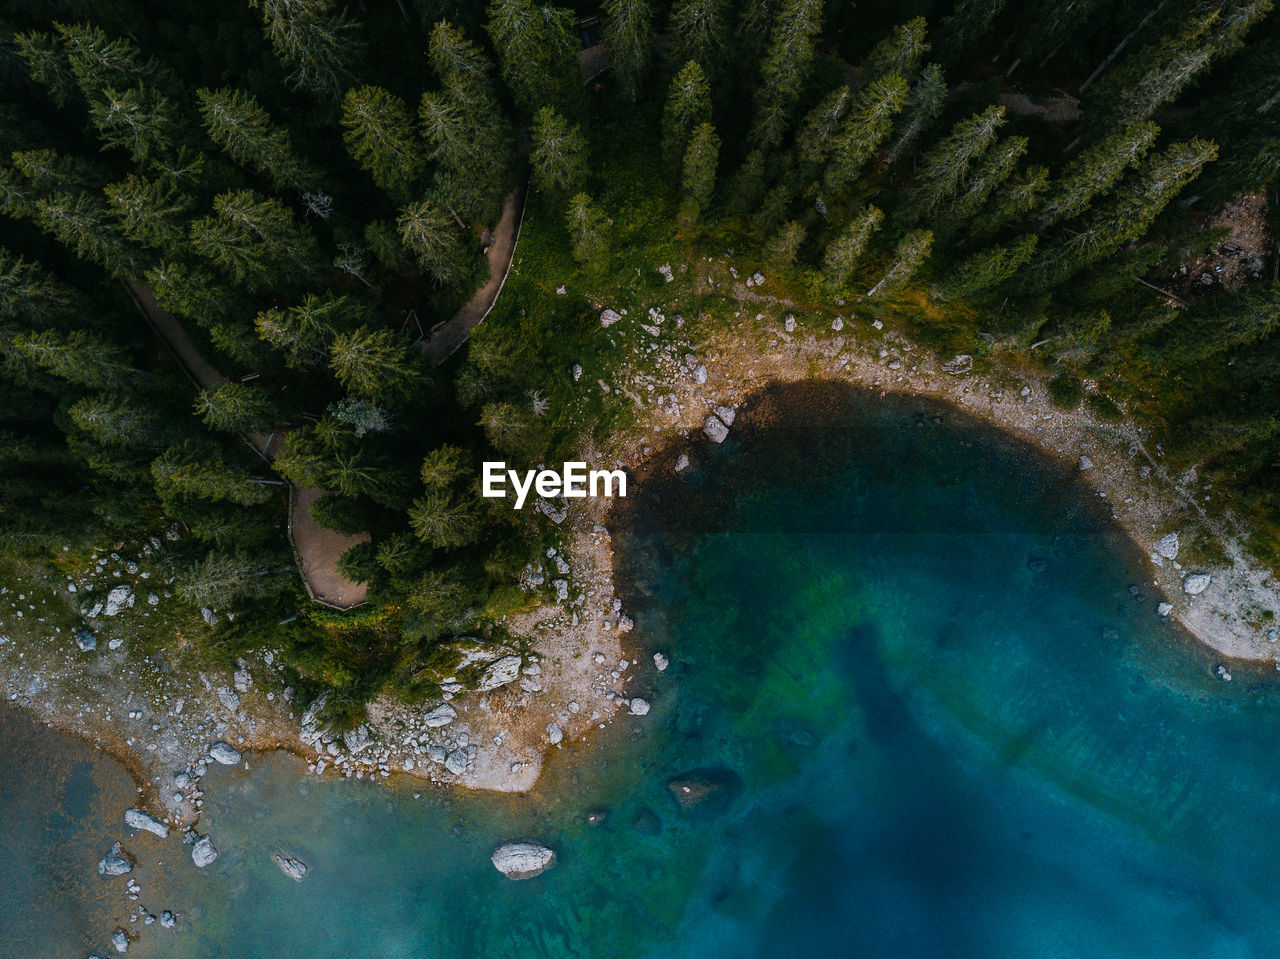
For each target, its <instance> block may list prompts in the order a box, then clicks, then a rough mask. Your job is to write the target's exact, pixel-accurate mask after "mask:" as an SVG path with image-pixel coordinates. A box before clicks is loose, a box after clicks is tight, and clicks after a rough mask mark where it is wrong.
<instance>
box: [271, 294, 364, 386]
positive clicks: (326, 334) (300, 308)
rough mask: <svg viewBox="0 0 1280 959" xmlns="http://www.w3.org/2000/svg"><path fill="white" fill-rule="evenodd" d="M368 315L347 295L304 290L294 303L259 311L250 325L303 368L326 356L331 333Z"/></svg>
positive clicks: (289, 361)
mask: <svg viewBox="0 0 1280 959" xmlns="http://www.w3.org/2000/svg"><path fill="white" fill-rule="evenodd" d="M369 319H370V317H369V314H368V311H367V309H366V308H365V307H363V306H360V305H358V304H357V303H356V302H355V301H353V300H352V299H351V298H349V297H345V296H333V295H331V294H325V295H323V296H316V295H315V294H314V293H308V294H307V295H306V296H305V297H303V299H302V302H301V303H300V304H298V305H297V306H293V307H289V308H288V309H280V308H272V309H269V310H264V311H262V312H261V313H259V314H258V316H257V318H256V319H255V320H254V327H255V328H256V329H257V331H258V336H259V337H261V338H262V340H263V341H264V342H266V343H269V344H270V345H271V346H272V347H274V348H275V349H276V350H278V351H279V352H280V353H282V354H283V355H284V358H285V362H286V363H287V364H288V365H289V366H290V367H293V368H294V369H300V370H306V369H310V368H313V367H314V366H316V365H317V364H319V363H321V362H322V361H324V360H325V359H326V358H327V357H328V354H329V344H330V343H332V342H333V339H334V337H336V336H337V335H338V334H339V333H341V332H343V331H346V330H352V329H355V328H356V327H358V326H359V325H361V324H362V323H364V322H366V321H368V320H369Z"/></svg>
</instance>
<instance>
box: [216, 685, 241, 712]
mask: <svg viewBox="0 0 1280 959" xmlns="http://www.w3.org/2000/svg"><path fill="white" fill-rule="evenodd" d="M217 696H218V702H220V703H222V705H223V706H224V707H226V710H227V712H229V713H234V712H236V711H238V710H239V709H240V694H239V693H237V692H236V691H235V690H234V689H232V688H231V687H230V686H219V687H218V690H217Z"/></svg>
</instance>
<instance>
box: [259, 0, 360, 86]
mask: <svg viewBox="0 0 1280 959" xmlns="http://www.w3.org/2000/svg"><path fill="white" fill-rule="evenodd" d="M252 2H253V3H254V4H255V5H257V6H259V7H260V8H261V9H262V23H263V33H264V34H265V35H266V37H267V40H268V41H270V43H271V48H272V49H273V50H274V51H275V53H276V56H277V57H279V58H280V59H281V60H283V61H284V62H285V63H286V64H287V65H288V66H289V67H290V73H289V82H290V84H291V85H292V86H293V88H294V89H296V90H306V91H308V92H310V93H311V94H313V95H314V96H316V97H317V98H319V99H321V100H325V101H329V102H336V101H337V100H338V98H339V97H340V96H341V95H342V91H343V90H345V89H346V88H347V87H348V86H350V84H351V79H352V77H353V76H354V75H355V71H356V66H357V64H358V62H359V60H360V59H361V57H362V55H363V47H362V44H361V42H360V39H359V28H358V27H357V26H356V24H355V23H353V22H352V21H350V20H348V19H347V18H346V16H344V15H343V14H342V13H339V12H338V11H337V8H336V6H335V4H334V2H333V0H252Z"/></svg>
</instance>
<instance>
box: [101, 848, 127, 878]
mask: <svg viewBox="0 0 1280 959" xmlns="http://www.w3.org/2000/svg"><path fill="white" fill-rule="evenodd" d="M132 871H133V863H131V862H130V861H129V857H128V855H126V854H125V851H124V850H123V849H121V848H120V844H119V843H118V842H114V843H112V844H111V851H110V852H108V853H107V854H106V855H105V856H103V857H102V858H101V859H99V860H98V875H99V876H123V875H124V874H125V873H128V872H132Z"/></svg>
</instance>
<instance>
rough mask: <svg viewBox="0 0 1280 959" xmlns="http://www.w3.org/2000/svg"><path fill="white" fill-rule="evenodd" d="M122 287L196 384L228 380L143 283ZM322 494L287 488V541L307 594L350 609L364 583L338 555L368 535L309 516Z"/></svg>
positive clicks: (262, 448) (276, 438)
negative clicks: (349, 574) (342, 567)
mask: <svg viewBox="0 0 1280 959" xmlns="http://www.w3.org/2000/svg"><path fill="white" fill-rule="evenodd" d="M125 286H126V287H127V288H128V290H129V295H130V296H131V297H133V301H134V303H136V304H137V305H138V309H139V310H140V311H141V313H142V315H143V316H145V317H146V318H147V322H148V323H150V324H151V328H152V329H153V330H155V331H156V335H157V336H159V337H160V339H161V340H162V341H163V342H164V344H165V346H167V347H168V348H169V352H171V353H172V354H173V356H174V358H175V359H176V360H177V361H178V363H179V365H180V366H181V367H182V368H183V369H184V370H186V373H187V376H188V377H190V378H191V381H192V382H193V383H195V384H196V386H198V387H199V388H200V389H202V390H207V389H210V388H212V387H215V386H221V385H222V384H223V383H227V382H230V381H229V380H228V379H227V378H226V377H225V376H223V375H222V374H221V373H220V372H219V371H218V370H216V369H215V368H214V367H212V366H210V365H209V362H208V361H207V360H206V359H205V358H204V357H203V356H201V355H200V352H199V350H197V349H196V347H195V344H194V343H192V342H191V337H189V336H187V331H186V330H184V329H183V328H182V324H181V323H179V322H178V318H177V317H176V316H174V315H173V314H172V313H170V312H169V311H168V310H165V309H164V308H163V307H161V306H160V304H159V303H157V302H156V298H155V294H154V293H152V292H151V289H150V287H148V286H146V285H145V284H142V283H126V284H125ZM244 439H245V442H246V443H248V444H249V445H250V446H252V447H253V449H254V452H256V453H257V454H258V455H259V456H261V457H262V458H263V459H264V460H266V461H267V462H268V463H270V462H271V461H272V460H273V459H274V458H275V456H276V454H277V453H279V452H280V447H281V445H282V444H283V442H284V437H283V435H282V434H280V433H272V434H271V435H270V436H267V435H265V434H261V433H254V434H252V435H250V436H246V437H245V438H244ZM326 495H327V493H326V492H325V491H324V490H322V489H316V488H315V487H294V486H292V485H291V486H290V487H289V542H290V544H291V545H292V547H293V556H294V560H295V561H296V562H297V564H298V571H299V572H300V573H301V574H302V581H303V583H304V584H305V585H306V587H307V593H308V594H309V595H310V596H311V598H312V599H313V600H315V601H316V602H317V603H322V604H323V605H325V606H331V607H333V608H334V609H350V608H351V607H353V606H359V605H360V604H361V603H363V602H364V601H365V598H366V596H367V594H368V587H367V586H366V585H365V584H364V583H353V582H351V581H350V580H349V579H346V578H344V577H343V576H342V574H341V573H339V572H338V557H339V556H341V555H342V554H343V552H345V551H346V550H348V549H350V548H351V547H352V546H355V545H356V544H358V543H363V542H365V541H366V540H368V539H369V534H368V533H361V534H359V535H356V536H350V535H346V534H344V533H338V532H335V531H334V530H331V529H329V528H328V527H326V526H321V525H320V524H319V523H317V522H316V521H315V520H314V519H312V517H311V506H312V504H314V503H315V502H316V501H317V500H319V499H320V497H322V496H326Z"/></svg>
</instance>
